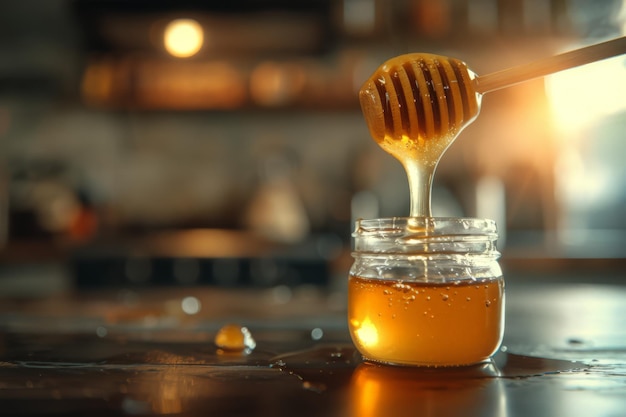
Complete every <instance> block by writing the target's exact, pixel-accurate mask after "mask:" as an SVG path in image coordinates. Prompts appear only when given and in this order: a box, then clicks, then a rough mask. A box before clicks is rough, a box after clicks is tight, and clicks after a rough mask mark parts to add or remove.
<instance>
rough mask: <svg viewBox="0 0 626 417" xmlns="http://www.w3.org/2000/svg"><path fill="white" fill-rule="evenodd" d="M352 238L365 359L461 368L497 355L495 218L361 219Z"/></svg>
mask: <svg viewBox="0 0 626 417" xmlns="http://www.w3.org/2000/svg"><path fill="white" fill-rule="evenodd" d="M352 236H353V238H354V252H353V257H354V263H353V264H352V267H351V269H350V277H349V281H348V325H349V328H350V335H351V337H352V340H353V342H354V344H355V346H356V348H357V349H358V350H359V352H360V353H361V354H362V355H363V357H364V358H365V359H366V360H370V361H375V362H382V363H387V364H397V365H416V366H460V365H470V364H476V363H480V362H483V361H486V360H488V359H489V358H490V357H491V355H493V354H494V353H495V351H496V350H497V349H498V347H499V345H500V343H501V341H502V335H503V332H504V280H503V278H502V271H501V269H500V265H499V264H498V257H499V256H500V254H499V252H498V251H497V249H496V240H497V237H498V235H497V230H496V224H495V222H494V221H492V220H487V219H471V218H437V217H425V218H423V217H397V218H384V219H370V220H358V221H357V222H356V228H355V232H354V233H353V235H352Z"/></svg>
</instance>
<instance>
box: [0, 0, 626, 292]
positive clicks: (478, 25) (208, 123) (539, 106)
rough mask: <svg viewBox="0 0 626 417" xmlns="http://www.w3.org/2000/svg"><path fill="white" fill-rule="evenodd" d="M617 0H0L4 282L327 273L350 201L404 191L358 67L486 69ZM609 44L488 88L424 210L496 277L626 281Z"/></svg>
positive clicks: (625, 73) (610, 25) (603, 16)
mask: <svg viewBox="0 0 626 417" xmlns="http://www.w3.org/2000/svg"><path fill="white" fill-rule="evenodd" d="M625 22H626V2H624V1H622V0H616V1H613V0H602V1H590V0H471V1H470V0H394V1H383V0H300V1H286V0H229V1H224V2H215V1H200V0H195V1H192V0H183V1H174V0H152V1H138V0H135V1H126V0H73V1H70V0H66V1H63V0H53V1H48V0H21V1H10V2H9V1H3V2H1V3H0V261H1V263H0V293H3V294H5V295H12V294H13V295H25V296H37V295H46V294H51V293H55V292H58V291H66V290H71V289H74V288H78V289H87V288H105V287H126V286H128V287H138V286H139V287H141V286H153V285H158V286H164V285H165V286H168V285H171V286H194V285H219V286H234V287H237V286H248V287H250V286H252V287H254V286H261V287H279V288H282V289H288V288H292V287H297V286H303V285H304V286H315V287H322V288H331V289H337V288H339V289H340V288H342V285H344V284H343V282H344V281H345V279H346V273H347V270H348V268H349V265H350V263H351V259H350V233H351V230H352V224H353V221H354V219H355V218H358V217H383V216H404V215H407V214H408V209H409V198H408V185H407V181H406V177H405V174H404V172H403V170H402V168H401V166H400V164H399V163H398V162H397V161H395V160H394V159H393V158H392V157H390V156H389V155H387V154H386V153H384V152H383V151H382V150H381V149H379V148H378V147H377V145H376V144H375V143H374V142H373V141H372V140H371V137H370V135H369V133H368V131H367V128H366V126H365V123H364V120H363V117H362V115H361V112H360V109H359V106H358V101H357V91H358V89H359V88H360V86H361V83H362V82H363V81H364V80H365V79H366V78H367V77H368V76H369V75H370V74H371V73H372V72H373V71H374V70H375V69H376V68H377V67H378V66H379V65H380V64H381V63H382V62H383V61H384V60H386V59H388V58H390V57H392V56H395V55H399V54H403V53H408V52H430V53H437V54H442V55H448V56H453V57H456V58H460V59H462V60H464V61H465V62H467V63H468V65H469V66H470V68H472V70H474V71H475V72H476V73H478V74H486V73H489V72H492V71H496V70H499V69H504V68H507V67H510V66H513V65H516V64H521V63H525V62H529V61H531V60H534V59H538V58H541V57H545V56H548V55H552V54H556V53H559V52H564V51H566V50H570V49H573V48H576V47H580V46H584V45H588V44H591V43H596V42H600V41H604V40H607V39H611V38H615V37H618V36H622V35H623V34H624V31H625V29H626V26H625V25H626V23H625ZM625 132H626V58H625V57H624V56H622V57H618V58H614V59H610V60H607V61H604V62H602V63H596V64H592V65H588V66H585V67H582V68H579V69H576V70H571V71H567V72H565V73H561V74H558V75H555V76H551V77H548V78H546V79H545V80H543V79H540V80H536V81H532V82H528V83H525V84H522V85H518V86H515V87H513V88H510V89H507V90H503V91H499V92H495V93H491V94H489V95H487V96H486V97H485V98H484V99H483V104H482V111H481V114H480V116H479V117H478V119H477V120H476V121H475V122H474V123H473V124H472V125H471V126H470V127H468V128H467V129H466V130H465V131H464V132H463V133H462V134H461V136H460V137H459V139H458V140H457V141H456V142H455V143H454V144H453V145H452V147H451V148H450V149H449V150H448V152H447V153H446V155H445V156H444V158H443V160H442V162H441V164H440V165H439V168H438V171H437V174H436V181H435V190H434V201H433V208H434V214H435V215H437V216H448V215H449V216H481V217H489V218H494V219H496V220H497V221H498V224H499V227H500V234H501V239H500V242H499V245H500V249H501V251H502V253H503V258H502V264H503V267H504V269H505V273H506V274H507V279H510V280H544V279H554V280H560V279H562V280H573V281H594V282H598V281H600V282H601V281H611V282H616V281H617V282H622V283H626V276H625V275H626V272H625V271H626V268H625V265H626V263H625V262H624V259H625V256H626V216H625V209H624V207H625V204H626V164H625V163H624V161H625V157H626V137H625V135H626V133H625Z"/></svg>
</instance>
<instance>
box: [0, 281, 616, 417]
mask: <svg viewBox="0 0 626 417" xmlns="http://www.w3.org/2000/svg"><path fill="white" fill-rule="evenodd" d="M187 297H193V298H187ZM184 300H186V302H187V309H188V312H187V313H185V311H184V309H183V305H184V304H183V301H184ZM189 306H191V307H192V308H191V310H189ZM198 306H201V308H200V310H199V311H196V310H197V308H196V309H194V308H193V307H198ZM506 321H507V324H506V331H505V337H504V342H503V344H502V348H501V350H500V351H499V352H498V353H497V354H496V355H495V357H494V359H493V361H492V362H490V363H487V364H483V365H477V366H472V367H465V368H447V369H445V368H444V369H420V368H401V367H390V366H381V365H375V364H369V363H365V362H363V361H362V360H361V358H360V357H359V355H358V354H357V353H356V352H355V350H354V347H353V345H352V343H351V342H350V339H349V335H348V331H347V325H346V320H345V298H344V296H343V293H342V292H341V291H337V292H328V291H324V290H320V289H318V288H315V287H301V288H287V287H277V288H272V289H257V290H243V289H238V290H224V289H218V288H211V287H204V288H177V289H164V288H161V289H153V290H142V291H131V290H107V291H98V292H87V293H73V294H72V293H67V294H59V295H55V296H51V297H45V298H40V299H5V300H2V302H1V303H0V415H22V416H31V415H32V416H34V415H38V416H40V415H42V416H50V415H63V416H79V415H80V416H85V415H90V416H112V415H129V416H144V415H161V414H171V415H189V416H217V415H220V416H244V415H245V416H253V415H254V416H348V417H350V416H404V415H407V416H408V415H411V416H456V415H462V416H535V417H536V416H551V417H558V416H568V417H571V416H585V417H588V416H611V417H616V416H626V287H624V286H620V285H593V284H538V283H534V284H509V285H507V305H506ZM229 322H234V323H238V324H241V325H243V326H247V327H248V328H249V329H250V331H251V333H252V336H253V337H254V338H255V340H256V348H255V349H254V350H252V351H250V352H231V353H228V352H222V351H220V350H219V349H218V348H217V347H216V345H215V344H214V342H213V340H214V337H215V334H216V332H217V331H218V329H219V328H220V327H221V326H222V325H224V324H225V323H229Z"/></svg>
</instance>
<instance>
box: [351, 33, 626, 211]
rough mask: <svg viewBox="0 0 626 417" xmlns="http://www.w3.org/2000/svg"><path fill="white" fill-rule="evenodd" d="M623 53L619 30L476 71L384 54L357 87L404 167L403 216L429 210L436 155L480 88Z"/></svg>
mask: <svg viewBox="0 0 626 417" xmlns="http://www.w3.org/2000/svg"><path fill="white" fill-rule="evenodd" d="M624 53H626V37H621V38H617V39H613V40H610V41H607V42H603V43H599V44H596V45H591V46H588V47H585V48H581V49H577V50H573V51H570V52H566V53H563V54H560V55H555V56H552V57H548V58H545V59H542V60H539V61H535V62H532V63H530V64H525V65H521V66H517V67H513V68H509V69H505V70H502V71H498V72H494V73H491V74H488V75H483V76H478V75H476V74H474V73H473V72H472V71H471V70H470V69H469V68H468V67H467V65H466V64H465V63H464V62H462V61H460V60H458V59H455V58H449V57H445V56H440V55H433V54H421V53H414V54H407V55H401V56H398V57H395V58H392V59H390V60H389V61H387V62H385V63H384V64H383V65H381V66H380V67H379V68H378V70H377V71H376V72H375V73H374V74H373V75H372V76H371V77H370V78H369V79H368V80H367V81H366V82H365V84H364V85H363V87H361V90H360V92H359V100H360V102H361V108H362V110H363V114H364V116H365V120H366V122H367V125H368V128H369V130H370V133H371V135H372V137H373V138H374V140H375V141H376V142H377V143H378V144H379V145H380V146H381V147H382V148H383V149H384V150H385V151H387V152H388V153H390V154H391V155H393V156H394V157H395V158H397V159H398V160H399V161H400V162H401V163H402V164H403V166H404V168H405V170H406V171H407V175H408V178H409V187H410V189H411V190H410V191H411V216H412V217H430V216H431V210H430V191H431V186H432V178H433V176H434V172H435V168H436V166H437V164H438V162H439V160H440V159H441V156H442V155H443V153H444V152H445V150H446V149H447V148H448V146H449V145H450V144H451V143H452V142H453V141H454V139H455V138H456V137H457V136H458V134H459V133H460V132H461V130H462V129H463V128H465V127H466V126H467V125H468V124H470V123H471V122H472V121H473V120H474V119H475V118H476V117H477V116H478V113H479V111H480V102H481V98H482V95H484V94H486V93H488V92H491V91H495V90H499V89H502V88H505V87H509V86H512V85H514V84H518V83H521V82H524V81H528V80H531V79H533V78H537V77H542V76H545V75H548V74H552V73H555V72H559V71H562V70H565V69H569V68H574V67H577V66H580V65H584V64H588V63H591V62H595V61H599V60H602V59H606V58H610V57H613V56H617V55H621V54H624Z"/></svg>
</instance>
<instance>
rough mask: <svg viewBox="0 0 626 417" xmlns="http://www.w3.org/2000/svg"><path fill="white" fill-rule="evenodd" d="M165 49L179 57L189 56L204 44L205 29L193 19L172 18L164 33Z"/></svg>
mask: <svg viewBox="0 0 626 417" xmlns="http://www.w3.org/2000/svg"><path fill="white" fill-rule="evenodd" d="M163 42H164V45H165V50H166V51H167V52H168V53H169V54H170V55H172V56H174V57H177V58H189V57H191V56H194V55H195V54H197V53H198V51H200V49H201V48H202V45H203V44H204V30H203V29H202V26H201V25H200V23H198V22H197V21H196V20H193V19H176V20H172V21H171V22H170V23H168V25H167V26H166V27H165V31H164V33H163Z"/></svg>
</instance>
